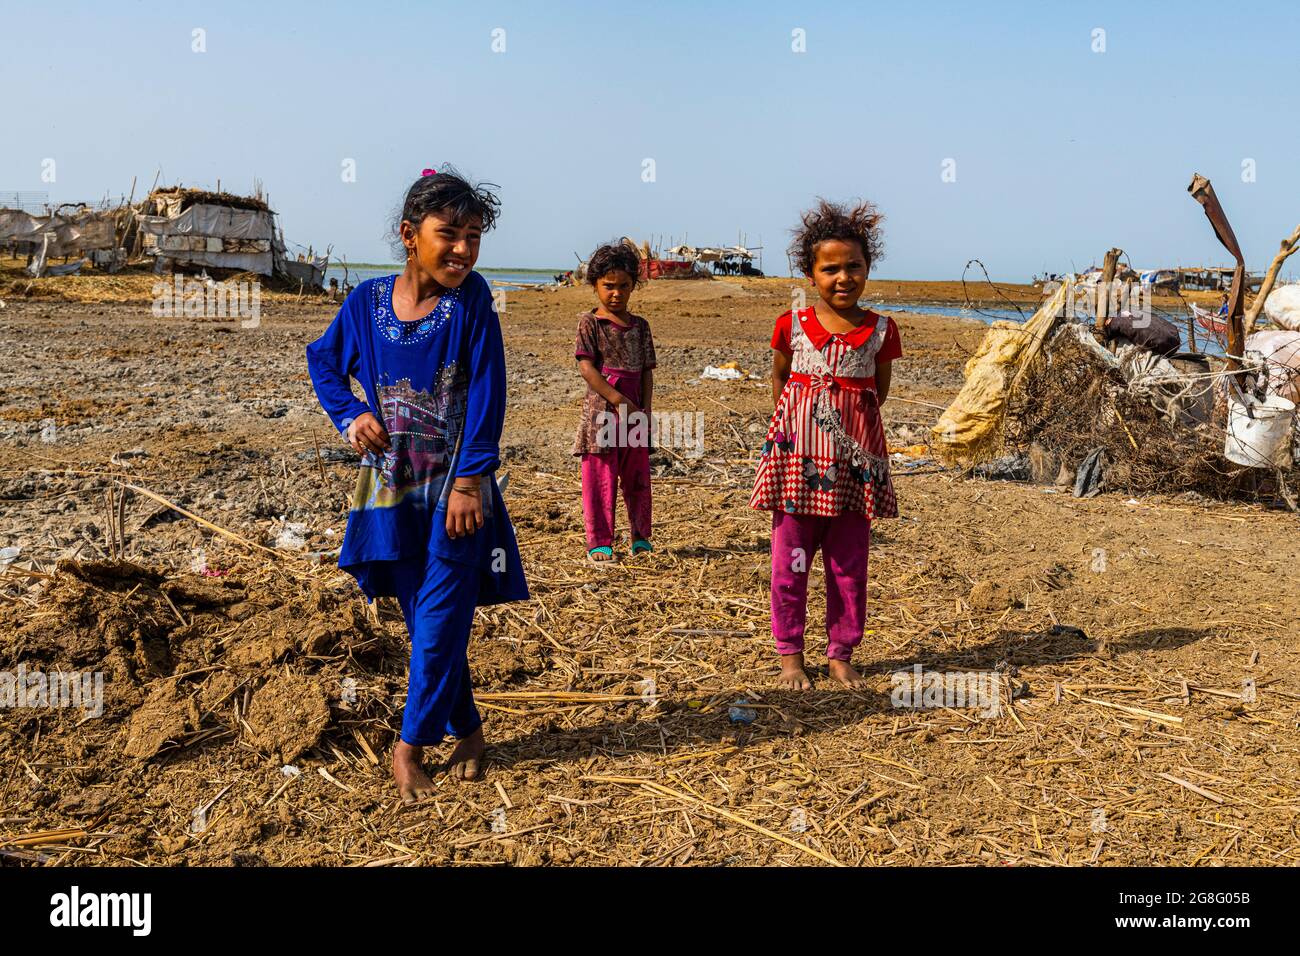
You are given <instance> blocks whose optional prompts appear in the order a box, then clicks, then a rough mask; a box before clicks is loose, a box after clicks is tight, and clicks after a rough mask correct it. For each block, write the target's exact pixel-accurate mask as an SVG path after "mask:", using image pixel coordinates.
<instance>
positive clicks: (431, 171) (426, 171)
mask: <svg viewBox="0 0 1300 956" xmlns="http://www.w3.org/2000/svg"><path fill="white" fill-rule="evenodd" d="M420 175H421V176H436V175H438V171H437V170H436V169H422V170H421V171H420Z"/></svg>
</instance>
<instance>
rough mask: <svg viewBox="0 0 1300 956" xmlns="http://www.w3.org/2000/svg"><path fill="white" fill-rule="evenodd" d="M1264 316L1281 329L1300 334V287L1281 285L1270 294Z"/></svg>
mask: <svg viewBox="0 0 1300 956" xmlns="http://www.w3.org/2000/svg"><path fill="white" fill-rule="evenodd" d="M1264 314H1265V315H1267V316H1268V318H1269V321H1271V322H1272V323H1273V324H1274V325H1276V326H1277V327H1278V328H1279V329H1287V330H1288V331H1291V332H1300V285H1280V286H1278V287H1277V288H1276V289H1274V290H1273V291H1272V292H1270V293H1269V294H1268V298H1267V299H1265V300H1264Z"/></svg>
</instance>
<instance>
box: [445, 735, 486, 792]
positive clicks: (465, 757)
mask: <svg viewBox="0 0 1300 956" xmlns="http://www.w3.org/2000/svg"><path fill="white" fill-rule="evenodd" d="M486 749H487V744H485V743H484V742H483V727H482V726H481V725H480V726H479V728H478V729H477V730H476V731H474V732H473V733H472V734H470V735H469V736H468V737H466V738H464V739H463V740H461V741H459V742H458V743H457V744H456V749H455V750H453V751H452V752H451V757H450V759H448V761H447V776H449V777H452V778H454V779H456V780H476V779H478V772H479V766H480V764H482V762H483V751H485V750H486Z"/></svg>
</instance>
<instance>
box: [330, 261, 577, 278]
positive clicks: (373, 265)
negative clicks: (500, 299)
mask: <svg viewBox="0 0 1300 956" xmlns="http://www.w3.org/2000/svg"><path fill="white" fill-rule="evenodd" d="M330 262H331V265H332V266H334V267H337V268H342V267H343V262H342V261H341V260H338V259H334V258H331V260H330ZM347 267H348V268H349V269H391V270H393V271H394V272H401V271H402V269H404V268H405V266H404V265H403V264H402V263H399V262H349V263H347ZM474 271H475V272H503V273H504V272H508V273H510V274H512V275H518V274H519V273H521V272H523V273H530V274H532V273H536V274H537V275H544V276H553V275H556V274H558V273H561V272H566V271H568V270H566V269H512V268H509V267H507V266H479V267H478V268H477V269H475V270H474Z"/></svg>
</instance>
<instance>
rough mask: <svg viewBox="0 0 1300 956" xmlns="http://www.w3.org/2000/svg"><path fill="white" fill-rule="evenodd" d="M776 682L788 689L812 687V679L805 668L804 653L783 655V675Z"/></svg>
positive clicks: (807, 688) (808, 688) (809, 688)
mask: <svg viewBox="0 0 1300 956" xmlns="http://www.w3.org/2000/svg"><path fill="white" fill-rule="evenodd" d="M776 682H777V686H779V687H784V688H785V689H786V690H811V689H812V681H810V680H809V679H808V674H807V672H806V671H805V670H804V669H803V654H782V655H781V676H780V677H778V678H777V681H776Z"/></svg>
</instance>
